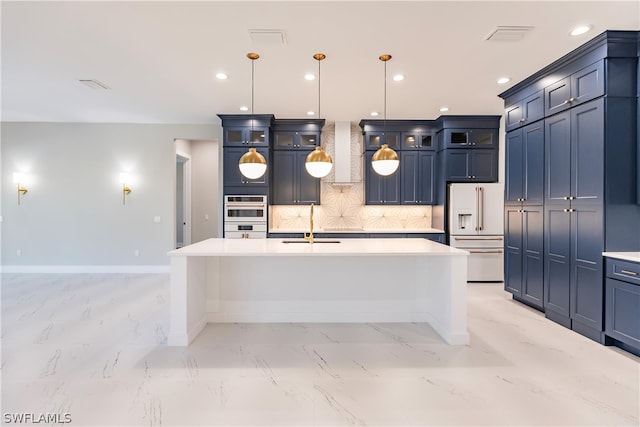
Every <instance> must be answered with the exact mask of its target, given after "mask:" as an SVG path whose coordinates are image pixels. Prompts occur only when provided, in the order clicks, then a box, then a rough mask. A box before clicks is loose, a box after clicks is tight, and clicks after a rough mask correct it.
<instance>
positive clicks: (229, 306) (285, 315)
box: [168, 239, 469, 346]
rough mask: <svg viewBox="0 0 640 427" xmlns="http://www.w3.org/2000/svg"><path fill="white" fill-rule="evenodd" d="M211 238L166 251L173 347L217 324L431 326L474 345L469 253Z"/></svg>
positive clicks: (361, 243)
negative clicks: (469, 315)
mask: <svg viewBox="0 0 640 427" xmlns="http://www.w3.org/2000/svg"><path fill="white" fill-rule="evenodd" d="M284 242H286V240H284V241H283V240H280V239H255V240H251V239H209V240H205V241H203V242H199V243H196V244H193V245H190V246H186V247H183V248H181V249H177V250H174V251H171V252H169V255H170V257H171V297H170V298H171V303H170V310H171V313H170V315H171V319H170V322H171V330H170V333H169V336H168V344H169V345H170V346H186V345H189V343H191V341H193V339H194V338H195V337H196V336H197V335H198V334H199V333H200V331H201V330H202V329H203V328H204V326H205V325H206V324H207V323H212V322H251V323H254V322H269V323H271V322H323V323H327V322H350V323H361V322H362V323H364V322H426V323H428V324H429V325H431V327H432V328H433V329H434V330H435V331H436V332H437V333H438V334H440V336H441V337H442V338H443V339H444V340H445V341H446V342H447V343H449V344H456V345H465V344H468V343H469V333H468V331H467V255H468V253H467V252H466V251H462V250H459V249H455V248H451V247H449V246H445V245H441V244H438V243H435V242H431V241H429V240H426V239H341V240H340V243H319V242H316V243H314V244H308V243H284Z"/></svg>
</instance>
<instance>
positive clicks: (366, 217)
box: [269, 123, 431, 231]
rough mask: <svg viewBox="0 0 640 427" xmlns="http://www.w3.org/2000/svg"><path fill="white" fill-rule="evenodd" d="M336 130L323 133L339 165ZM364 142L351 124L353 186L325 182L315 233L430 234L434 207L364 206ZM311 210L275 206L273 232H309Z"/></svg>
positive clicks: (329, 128) (327, 127)
mask: <svg viewBox="0 0 640 427" xmlns="http://www.w3.org/2000/svg"><path fill="white" fill-rule="evenodd" d="M334 135H335V127H334V124H333V123H327V124H326V125H325V126H324V128H323V129H322V146H323V148H324V150H325V151H326V152H327V153H328V154H329V155H330V156H331V157H332V158H334V161H335V149H334V148H335V138H334ZM362 147H363V140H362V132H361V129H360V127H359V126H358V125H357V124H353V123H352V124H351V182H352V185H349V186H345V185H333V184H332V183H333V182H334V175H333V170H332V172H331V173H330V174H329V175H327V176H326V177H325V178H322V183H321V188H320V202H321V205H320V206H315V207H314V229H324V230H326V231H330V230H354V231H356V230H362V229H365V230H368V231H370V230H380V231H402V230H411V231H420V230H425V231H429V230H430V229H431V206H401V205H395V206H367V205H365V204H364V179H363V176H364V173H363V155H362V152H363V148H362ZM309 211H310V208H309V206H298V205H290V206H272V207H271V211H270V227H269V228H270V230H272V231H277V230H283V231H285V230H286V231H297V230H299V231H305V230H308V229H309Z"/></svg>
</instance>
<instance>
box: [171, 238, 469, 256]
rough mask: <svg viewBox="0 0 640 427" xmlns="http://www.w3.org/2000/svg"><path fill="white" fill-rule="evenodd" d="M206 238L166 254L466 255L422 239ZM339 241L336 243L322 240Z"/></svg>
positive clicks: (463, 252) (461, 251) (459, 250)
mask: <svg viewBox="0 0 640 427" xmlns="http://www.w3.org/2000/svg"><path fill="white" fill-rule="evenodd" d="M301 240H302V239H207V240H203V241H202V242H198V243H194V244H192V245H189V246H185V247H184V248H180V249H176V250H172V251H170V252H169V253H168V255H170V256H172V257H180V256H190V257H191V256H279V255H281V256H310V255H314V256H323V255H325V256H335V255H341V256H363V255H366V256H406V255H426V256H466V255H468V254H469V253H468V252H467V251H464V250H461V249H456V248H453V247H450V246H446V245H442V244H440V243H436V242H432V241H430V240H426V239H384V238H381V239H339V238H338V239H324V238H323V239H315V243H313V244H310V243H308V242H303V243H285V242H288V241H289V242H290V241H295V242H300V241H301ZM322 242H339V243H322Z"/></svg>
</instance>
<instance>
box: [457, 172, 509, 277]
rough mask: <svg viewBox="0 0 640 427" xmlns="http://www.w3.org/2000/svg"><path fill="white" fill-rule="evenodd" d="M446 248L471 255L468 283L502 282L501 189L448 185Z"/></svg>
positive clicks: (499, 185)
mask: <svg viewBox="0 0 640 427" xmlns="http://www.w3.org/2000/svg"><path fill="white" fill-rule="evenodd" d="M448 190H449V191H448V194H449V203H448V206H449V212H448V214H449V218H448V219H449V224H448V226H449V227H448V233H449V236H448V237H449V245H450V246H453V247H456V248H459V249H464V250H466V251H469V252H470V255H469V259H468V270H467V280H468V281H469V282H502V281H503V280H504V228H503V216H502V211H503V200H504V186H503V184H500V183H491V184H449V189H448Z"/></svg>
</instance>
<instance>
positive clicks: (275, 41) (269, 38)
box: [249, 30, 287, 46]
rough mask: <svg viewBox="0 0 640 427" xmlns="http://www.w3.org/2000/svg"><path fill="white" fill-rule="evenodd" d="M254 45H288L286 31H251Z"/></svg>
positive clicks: (250, 34)
mask: <svg viewBox="0 0 640 427" xmlns="http://www.w3.org/2000/svg"><path fill="white" fill-rule="evenodd" d="M249 37H251V41H252V42H253V43H254V44H260V45H269V46H278V45H285V44H287V39H286V37H285V34H284V30H249Z"/></svg>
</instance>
